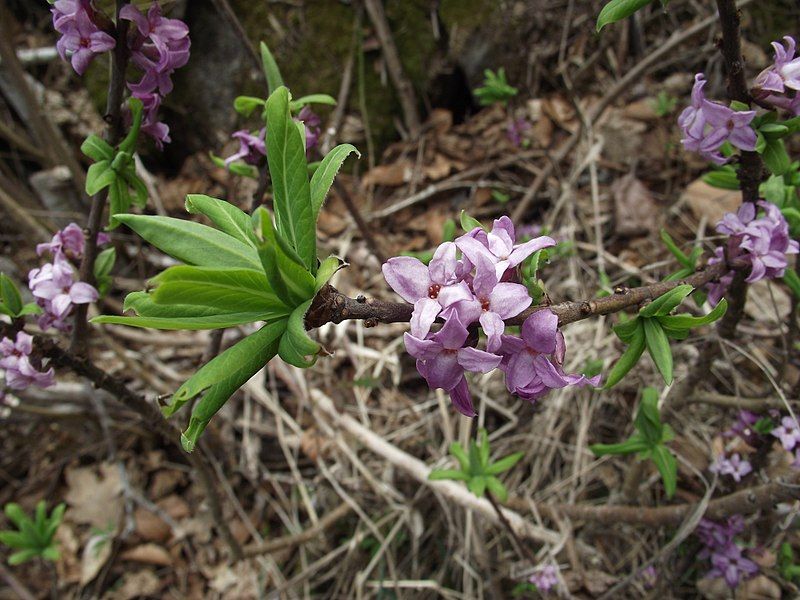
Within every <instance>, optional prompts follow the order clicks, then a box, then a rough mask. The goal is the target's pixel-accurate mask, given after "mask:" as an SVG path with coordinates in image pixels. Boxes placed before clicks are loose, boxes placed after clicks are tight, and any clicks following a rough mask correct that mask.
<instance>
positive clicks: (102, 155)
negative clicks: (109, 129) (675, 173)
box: [81, 134, 115, 162]
mask: <svg viewBox="0 0 800 600" xmlns="http://www.w3.org/2000/svg"><path fill="white" fill-rule="evenodd" d="M81 152H83V153H84V154H85V155H86V156H88V157H89V158H91V159H92V160H94V161H95V162H99V161H101V160H105V161H109V162H110V161H112V160H113V159H114V154H115V152H114V148H112V147H111V145H110V144H109V143H108V142H106V141H105V140H104V139H102V138H101V137H99V136H97V135H95V134H91V135H90V136H89V137H87V138H86V139H85V140H84V141H83V143H82V144H81Z"/></svg>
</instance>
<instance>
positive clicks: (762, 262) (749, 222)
mask: <svg viewBox="0 0 800 600" xmlns="http://www.w3.org/2000/svg"><path fill="white" fill-rule="evenodd" d="M758 207H761V208H762V209H763V210H764V214H763V215H762V216H760V217H757V216H756V215H757V209H758ZM758 207H757V206H756V205H755V204H753V203H752V202H745V203H744V204H742V206H741V207H740V208H739V210H738V211H737V212H736V213H726V214H725V216H724V217H723V218H722V220H720V221H719V223H717V232H718V233H721V234H724V235H727V236H729V237H728V241H727V243H726V244H725V246H720V247H717V248H716V250H715V251H714V256H713V257H712V258H711V259H709V261H708V263H709V264H710V265H713V264H717V263H723V262H725V261H726V260H727V263H728V264H729V265H732V266H736V267H740V268H746V269H748V270H749V275H748V276H747V279H746V281H747V282H748V283H755V282H756V281H760V280H762V279H775V278H777V277H783V274H784V272H785V271H786V267H787V266H788V264H789V261H788V258H787V256H788V255H789V254H797V253H798V251H800V245H798V243H797V240H793V239H791V238H790V237H789V224H788V222H787V221H786V218H785V217H784V216H783V214H782V213H781V211H780V209H779V208H778V207H777V206H775V205H774V204H772V203H771V202H766V201H765V200H760V201H759V202H758ZM733 277H734V271H733V270H731V271H729V272H727V273H726V274H725V275H723V276H722V277H720V279H719V281H718V282H714V283H710V284H709V285H708V301H709V302H710V303H711V305H712V306H716V305H717V303H718V302H719V301H720V299H721V298H722V296H724V295H725V292H726V291H727V289H728V286H730V284H731V283H732V282H733Z"/></svg>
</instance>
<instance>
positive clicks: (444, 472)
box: [428, 469, 469, 481]
mask: <svg viewBox="0 0 800 600" xmlns="http://www.w3.org/2000/svg"><path fill="white" fill-rule="evenodd" d="M428 479H429V480H430V481H441V480H443V479H452V480H457V481H467V480H468V479H469V475H467V474H466V473H464V472H463V471H457V470H455V469H434V470H432V471H431V472H430V473H428Z"/></svg>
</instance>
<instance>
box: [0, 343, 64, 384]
mask: <svg viewBox="0 0 800 600" xmlns="http://www.w3.org/2000/svg"><path fill="white" fill-rule="evenodd" d="M32 342H33V338H32V337H31V336H29V335H28V334H27V333H25V332H24V331H20V332H19V333H17V338H16V341H15V342H12V341H11V339H10V338H3V339H2V340H0V356H2V358H0V368H2V369H4V370H5V372H6V374H5V378H6V385H7V386H8V387H10V388H11V389H12V390H24V389H25V388H27V387H29V386H31V385H36V386H39V387H48V386H51V385H53V384H54V383H55V378H54V373H53V368H52V367H51V368H50V369H48V370H47V371H39V370H38V369H36V368H35V367H34V366H33V365H32V364H31V361H30V354H31V351H32V350H33V343H32Z"/></svg>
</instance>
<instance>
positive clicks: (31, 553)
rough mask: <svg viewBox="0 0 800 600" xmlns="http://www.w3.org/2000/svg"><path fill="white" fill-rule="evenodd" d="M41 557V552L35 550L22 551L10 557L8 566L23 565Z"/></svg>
mask: <svg viewBox="0 0 800 600" xmlns="http://www.w3.org/2000/svg"><path fill="white" fill-rule="evenodd" d="M37 556H39V551H38V550H34V549H30V548H29V549H27V550H20V551H19V552H15V553H14V554H12V555H11V556H9V557H8V564H10V565H11V566H12V567H13V566H16V565H21V564H22V563H24V562H28V561H29V560H32V559H34V558H36V557H37Z"/></svg>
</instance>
